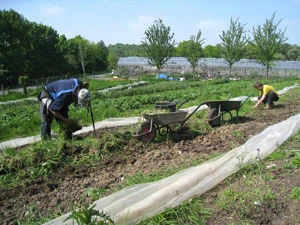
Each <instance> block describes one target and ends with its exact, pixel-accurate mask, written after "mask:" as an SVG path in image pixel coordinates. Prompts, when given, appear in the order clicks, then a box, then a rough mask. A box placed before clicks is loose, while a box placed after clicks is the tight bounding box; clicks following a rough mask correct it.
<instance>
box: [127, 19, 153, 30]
mask: <svg viewBox="0 0 300 225" xmlns="http://www.w3.org/2000/svg"><path fill="white" fill-rule="evenodd" d="M153 22H154V18H153V17H151V16H140V17H139V18H138V19H137V21H135V22H133V23H131V24H130V25H129V27H131V28H132V29H133V30H136V31H141V30H142V31H144V30H146V29H147V28H148V27H149V26H150V25H151V24H152V23H153Z"/></svg>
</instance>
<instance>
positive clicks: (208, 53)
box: [203, 44, 222, 58]
mask: <svg viewBox="0 0 300 225" xmlns="http://www.w3.org/2000/svg"><path fill="white" fill-rule="evenodd" d="M221 48H222V47H221V45H220V44H217V45H216V46H212V45H206V46H205V47H204V49H203V55H204V57H205V58H221Z"/></svg>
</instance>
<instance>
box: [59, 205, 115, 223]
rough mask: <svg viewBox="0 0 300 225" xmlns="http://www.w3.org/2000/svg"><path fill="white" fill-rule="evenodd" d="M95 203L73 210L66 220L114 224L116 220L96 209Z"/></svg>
mask: <svg viewBox="0 0 300 225" xmlns="http://www.w3.org/2000/svg"><path fill="white" fill-rule="evenodd" d="M94 207H95V205H93V206H91V207H88V206H84V207H83V208H80V209H79V210H73V211H72V213H71V215H70V216H68V217H67V218H66V219H65V220H64V221H67V220H70V219H72V220H73V221H74V220H75V221H76V223H77V224H78V225H113V224H115V223H114V221H113V220H112V219H111V218H110V217H109V216H108V215H107V214H106V213H104V212H99V211H96V210H94Z"/></svg>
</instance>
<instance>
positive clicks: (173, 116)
mask: <svg viewBox="0 0 300 225" xmlns="http://www.w3.org/2000/svg"><path fill="white" fill-rule="evenodd" d="M186 102H187V101H185V102H183V103H181V104H180V105H179V107H178V108H176V105H177V104H178V102H177V101H175V102H159V103H155V104H154V106H155V109H156V110H165V111H164V112H161V111H160V112H159V113H145V114H144V115H143V116H144V118H145V119H146V121H144V122H143V123H142V124H141V125H140V126H139V127H138V128H137V130H136V133H135V134H133V137H137V138H139V139H140V140H142V141H143V142H151V141H153V140H154V139H155V137H156V133H158V134H159V135H161V136H163V135H166V134H168V133H170V132H172V128H171V124H176V123H178V124H180V125H181V127H182V126H183V123H184V122H185V119H186V115H187V114H188V112H186V111H183V110H180V107H181V106H182V105H183V104H184V103H186ZM183 121H184V122H183Z"/></svg>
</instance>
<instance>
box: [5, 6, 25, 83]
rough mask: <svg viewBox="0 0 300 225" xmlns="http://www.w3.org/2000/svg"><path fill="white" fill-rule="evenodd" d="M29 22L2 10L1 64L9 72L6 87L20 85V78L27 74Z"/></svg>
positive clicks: (11, 11)
mask: <svg viewBox="0 0 300 225" xmlns="http://www.w3.org/2000/svg"><path fill="white" fill-rule="evenodd" d="M28 30H29V23H28V21H27V20H26V19H25V18H24V17H23V16H21V15H20V14H19V13H17V12H15V11H14V10H9V11H6V10H3V11H1V10H0V31H1V35H0V52H1V54H0V64H1V65H3V68H5V69H6V70H7V71H8V72H7V73H6V74H5V76H6V77H7V78H8V77H10V78H11V79H10V80H9V79H4V85H7V84H8V83H15V84H17V83H18V76H19V75H20V74H25V71H24V68H26V64H25V62H26V55H27V51H28V47H27V46H28V42H29V41H28V35H27V31H28Z"/></svg>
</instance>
